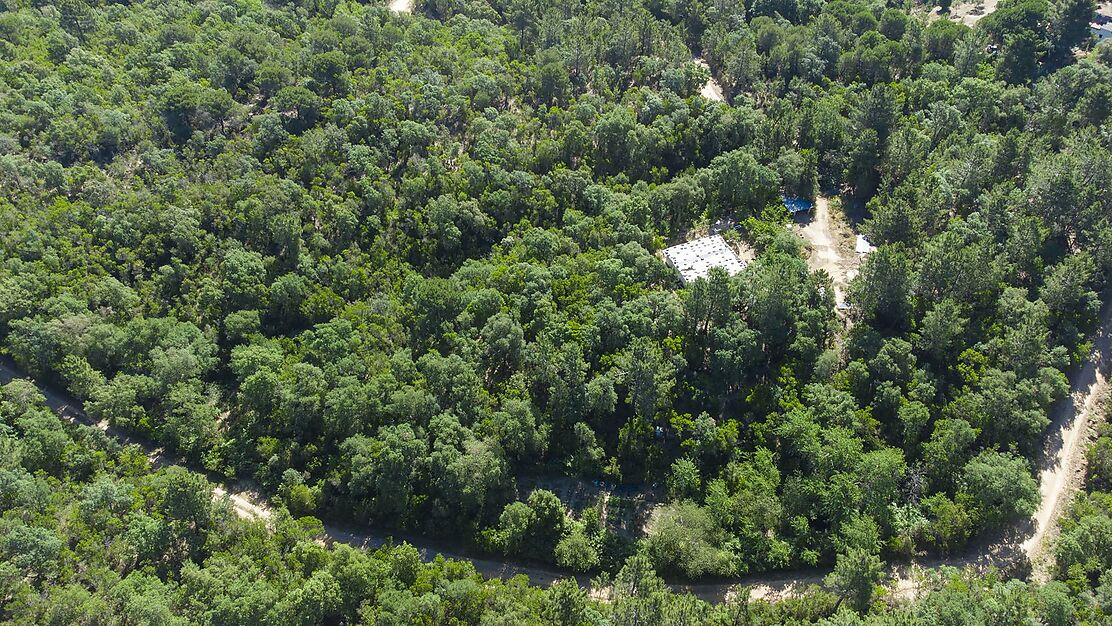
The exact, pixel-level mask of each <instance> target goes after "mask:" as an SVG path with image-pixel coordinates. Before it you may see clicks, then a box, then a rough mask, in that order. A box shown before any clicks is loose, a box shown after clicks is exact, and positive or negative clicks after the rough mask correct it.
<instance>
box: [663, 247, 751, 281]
mask: <svg viewBox="0 0 1112 626" xmlns="http://www.w3.org/2000/svg"><path fill="white" fill-rule="evenodd" d="M664 258H665V260H667V261H668V264H669V265H671V266H672V267H674V268H676V269H677V270H679V273H680V279H681V280H682V281H683V284H685V285H686V284H688V283H690V282H692V281H694V280H696V279H698V278H704V277H706V275H707V274H708V273H710V268H712V267H721V268H722V269H724V270H726V273H727V274H730V275H731V276H732V275H734V274H737V273H738V272H740V271H741V270H743V269H745V262H744V261H742V260H741V259H739V258H738V256H737V254H735V253H734V251H733V249H732V248H730V245H729V244H727V243H726V240H725V239H723V238H722V235H711V236H710V237H703V238H702V239H696V240H694V241H688V242H687V243H681V244H680V245H678V246H672V247H671V248H666V249H665V250H664Z"/></svg>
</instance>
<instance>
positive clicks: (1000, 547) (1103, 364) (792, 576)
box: [0, 211, 1112, 602]
mask: <svg viewBox="0 0 1112 626" xmlns="http://www.w3.org/2000/svg"><path fill="white" fill-rule="evenodd" d="M818 213H819V212H818V211H816V218H817V217H818ZM816 221H817V222H819V223H821V220H816ZM1110 359H1112V303H1110V304H1106V305H1105V307H1104V309H1103V310H1102V311H1101V324H1100V327H1099V328H1098V329H1097V332H1096V334H1095V335H1094V338H1093V350H1092V353H1091V354H1090V357H1089V359H1088V360H1087V361H1086V362H1085V363H1084V364H1082V366H1081V367H1079V368H1076V369H1075V371H1074V372H1072V375H1071V377H1070V380H1071V393H1070V396H1069V397H1068V398H1067V399H1066V400H1063V401H1062V402H1061V403H1060V404H1059V405H1058V406H1057V407H1055V409H1054V411H1053V413H1052V415H1051V420H1052V421H1051V425H1050V427H1049V428H1048V429H1047V433H1048V436H1047V441H1046V444H1045V446H1044V450H1043V454H1042V455H1041V456H1042V458H1041V460H1040V462H1039V468H1040V473H1039V484H1040V491H1041V493H1042V498H1043V500H1042V503H1041V504H1040V506H1039V509H1038V511H1037V512H1036V513H1035V515H1034V516H1033V517H1032V519H1030V520H1025V521H1024V522H1023V523H1020V524H1017V525H1016V526H1015V527H1013V528H1011V529H1009V530H1008V531H1007V532H1005V533H1003V534H1001V535H1000V536H999V537H997V538H996V539H995V540H994V541H987V542H982V543H980V544H977V545H973V546H971V547H970V549H969V550H968V551H967V552H966V553H965V554H963V555H956V556H953V557H949V558H946V559H921V560H918V561H916V562H914V563H911V564H903V565H895V566H892V567H891V568H890V569H889V581H890V582H889V584H888V589H889V592H890V593H892V594H893V595H895V596H897V597H901V598H909V597H914V596H915V595H917V594H918V593H919V579H920V578H921V573H922V571H923V570H925V569H930V568H935V567H939V566H943V565H946V566H951V567H958V568H962V567H966V566H971V567H973V568H975V569H977V570H980V571H984V570H986V569H987V568H989V567H996V568H1001V569H1005V570H1007V569H1010V568H1012V567H1013V566H1015V565H1017V564H1020V565H1021V564H1022V563H1023V562H1024V561H1026V560H1028V559H1030V561H1031V562H1032V563H1034V564H1035V567H1034V577H1035V578H1041V579H1045V577H1046V572H1047V571H1048V570H1047V568H1046V565H1045V559H1044V548H1045V546H1046V545H1047V539H1048V538H1049V537H1050V536H1051V533H1052V532H1053V529H1054V526H1055V522H1056V520H1057V519H1058V517H1059V516H1060V515H1061V514H1062V513H1063V512H1064V510H1065V506H1066V504H1067V503H1068V501H1069V498H1070V496H1071V495H1072V494H1073V493H1074V492H1075V491H1076V489H1077V488H1078V487H1079V485H1080V473H1081V472H1082V471H1083V469H1084V458H1085V457H1084V449H1085V445H1084V444H1085V442H1086V436H1087V433H1088V432H1089V425H1090V423H1091V418H1092V416H1093V415H1094V411H1096V410H1097V409H1098V408H1099V406H1100V402H1101V401H1102V400H1103V398H1104V397H1105V396H1106V394H1107V390H1108V383H1107V376H1108V368H1109V361H1110ZM16 378H27V376H26V374H24V373H23V372H22V371H20V370H19V369H18V368H16V367H15V365H14V364H13V363H11V362H10V361H7V360H0V384H6V383H7V382H9V381H11V380H13V379H16ZM38 388H39V390H40V391H41V392H42V394H43V396H44V397H45V398H46V402H47V405H49V406H50V408H51V409H52V410H54V412H55V413H57V414H58V415H59V416H60V417H62V418H63V419H65V420H67V421H70V422H76V423H81V424H86V425H88V426H93V427H96V428H100V429H101V430H104V431H105V432H106V433H107V434H108V435H110V436H112V437H115V438H117V439H119V440H120V441H122V442H124V443H130V444H136V445H139V446H141V447H143V448H144V449H145V450H147V452H148V455H149V456H150V458H151V460H152V463H153V464H154V465H155V466H156V467H160V466H165V465H169V464H184V463H181V461H180V460H179V459H174V458H172V457H170V456H168V455H167V454H166V453H165V452H164V451H163V450H162V449H161V448H160V447H158V445H157V444H155V443H154V442H151V441H149V440H146V439H143V438H140V437H135V436H134V435H129V434H128V433H125V432H122V431H120V430H119V429H118V428H116V427H114V426H109V425H107V424H104V423H99V424H98V423H96V422H94V421H93V420H92V419H90V418H89V417H88V416H87V415H86V414H85V412H84V411H83V410H82V408H81V405H80V403H79V402H78V401H76V400H74V399H73V398H72V397H70V396H69V395H68V394H65V393H62V392H60V391H59V390H57V389H54V388H51V387H48V386H45V385H41V384H40V385H38ZM217 478H218V477H215V476H212V475H209V479H210V480H213V481H214V482H217V483H218V482H219V481H218V480H217ZM214 497H216V498H225V497H226V498H227V499H228V502H229V505H230V506H231V507H232V510H233V511H234V512H235V513H236V514H237V515H240V516H242V517H246V518H262V519H266V518H268V517H270V516H271V509H270V508H269V507H268V506H267V504H266V501H265V500H264V499H262V498H261V497H260V496H258V495H257V494H256V493H254V492H253V491H252V490H250V489H249V488H245V487H243V486H238V487H237V486H231V485H226V484H225V485H219V486H217V487H216V489H215V490H214ZM324 531H325V537H324V540H325V541H326V542H340V543H345V544H348V545H351V546H356V547H362V548H377V547H379V546H382V545H384V544H387V543H400V542H403V541H404V542H407V543H409V544H411V545H413V546H415V547H416V548H417V549H418V550H419V551H420V552H421V555H422V557H423V558H425V559H432V558H433V557H435V556H436V554H442V555H444V556H445V557H446V558H449V559H461V560H468V561H471V562H472V563H474V565H475V569H476V570H477V571H479V572H480V573H481V574H483V575H484V576H487V577H500V578H508V577H511V576H514V575H517V574H525V575H527V576H528V577H529V579H530V581H531V582H533V584H536V585H540V586H547V585H550V584H552V583H553V582H554V581H556V580H559V579H562V578H568V577H569V574H568V573H567V572H563V571H561V570H558V569H555V568H551V567H547V566H544V565H533V564H528V563H519V562H514V561H501V560H492V559H488V558H483V557H481V556H478V555H475V554H472V553H471V552H469V551H467V550H463V549H459V548H458V547H456V546H453V545H447V544H442V543H440V542H439V541H436V540H432V539H428V538H426V537H419V536H412V535H406V534H402V533H390V532H380V533H376V532H374V531H373V530H369V529H366V528H359V529H353V528H348V527H345V526H343V525H338V524H331V523H326V524H325V525H324ZM826 573H828V570H824V569H812V570H804V571H797V572H777V573H774V574H763V575H762V574H758V575H753V576H746V577H742V578H737V579H731V580H726V581H720V582H703V583H693V584H687V583H673V584H671V587H672V588H673V589H674V590H676V591H679V592H690V593H692V594H694V595H695V596H697V597H699V598H701V599H703V600H707V601H710V602H720V601H723V600H726V599H727V598H729V597H730V596H731V594H732V593H733V592H734V591H735V590H736V589H737V588H739V587H742V586H748V587H750V588H751V590H752V593H751V596H750V597H752V598H754V599H760V598H766V599H777V598H780V597H784V596H785V595H791V594H793V593H796V592H798V591H801V590H802V589H804V588H806V587H808V586H810V585H817V584H821V583H822V579H823V577H824V575H825V574H826ZM576 579H577V580H579V582H580V583H581V584H583V585H586V584H587V583H588V580H587V578H586V577H584V576H576Z"/></svg>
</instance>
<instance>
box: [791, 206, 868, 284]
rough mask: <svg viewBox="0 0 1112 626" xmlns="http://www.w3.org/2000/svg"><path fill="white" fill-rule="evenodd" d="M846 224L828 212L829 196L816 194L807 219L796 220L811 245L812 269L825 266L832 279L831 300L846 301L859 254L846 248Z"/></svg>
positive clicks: (855, 272) (858, 263)
mask: <svg viewBox="0 0 1112 626" xmlns="http://www.w3.org/2000/svg"><path fill="white" fill-rule="evenodd" d="M843 228H845V227H844V226H842V225H841V224H840V223H836V222H835V221H834V218H833V216H831V214H830V200H829V199H828V198H824V197H822V196H819V197H818V198H816V199H815V208H814V210H813V211H812V215H811V216H810V219H809V220H808V221H806V222H802V223H800V224H799V234H800V235H801V236H802V237H803V238H804V239H805V240H807V242H808V243H809V244H810V245H811V253H810V255H809V256H808V258H807V263H808V265H809V266H810V267H811V269H812V270H820V269H821V270H826V273H827V274H829V275H830V278H831V280H832V282H833V283H834V300H835V302H836V303H837V304H839V305H841V304H844V303H845V301H846V286H847V285H848V284H849V281H851V280H853V277H854V276H856V275H857V268H858V266H859V265H860V264H861V259H860V258H859V256H858V255H857V254H856V253H855V252H854V251H853V250H852V249H850V248H849V244H848V243H846V241H843V240H845V239H846V237H845V236H844V235H843V233H842V232H841V229H843Z"/></svg>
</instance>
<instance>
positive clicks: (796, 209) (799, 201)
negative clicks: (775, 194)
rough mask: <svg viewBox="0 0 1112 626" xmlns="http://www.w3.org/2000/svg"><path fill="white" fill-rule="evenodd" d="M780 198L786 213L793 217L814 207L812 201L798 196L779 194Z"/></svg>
mask: <svg viewBox="0 0 1112 626" xmlns="http://www.w3.org/2000/svg"><path fill="white" fill-rule="evenodd" d="M780 199H781V200H783V201H784V208H785V209H787V210H788V213H789V214H790V215H791V216H792V217H795V216H796V215H798V214H800V213H807V212H808V211H810V210H811V209H813V208H815V204H814V203H813V202H811V201H810V200H806V199H804V198H800V197H799V196H780Z"/></svg>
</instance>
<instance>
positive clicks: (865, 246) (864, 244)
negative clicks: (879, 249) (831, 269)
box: [854, 235, 876, 256]
mask: <svg viewBox="0 0 1112 626" xmlns="http://www.w3.org/2000/svg"><path fill="white" fill-rule="evenodd" d="M873 250H876V247H875V246H873V244H871V243H869V240H868V239H865V235H858V236H857V245H856V246H854V251H855V252H857V254H859V255H861V256H865V255H866V254H868V253H870V252H872V251H873Z"/></svg>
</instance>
